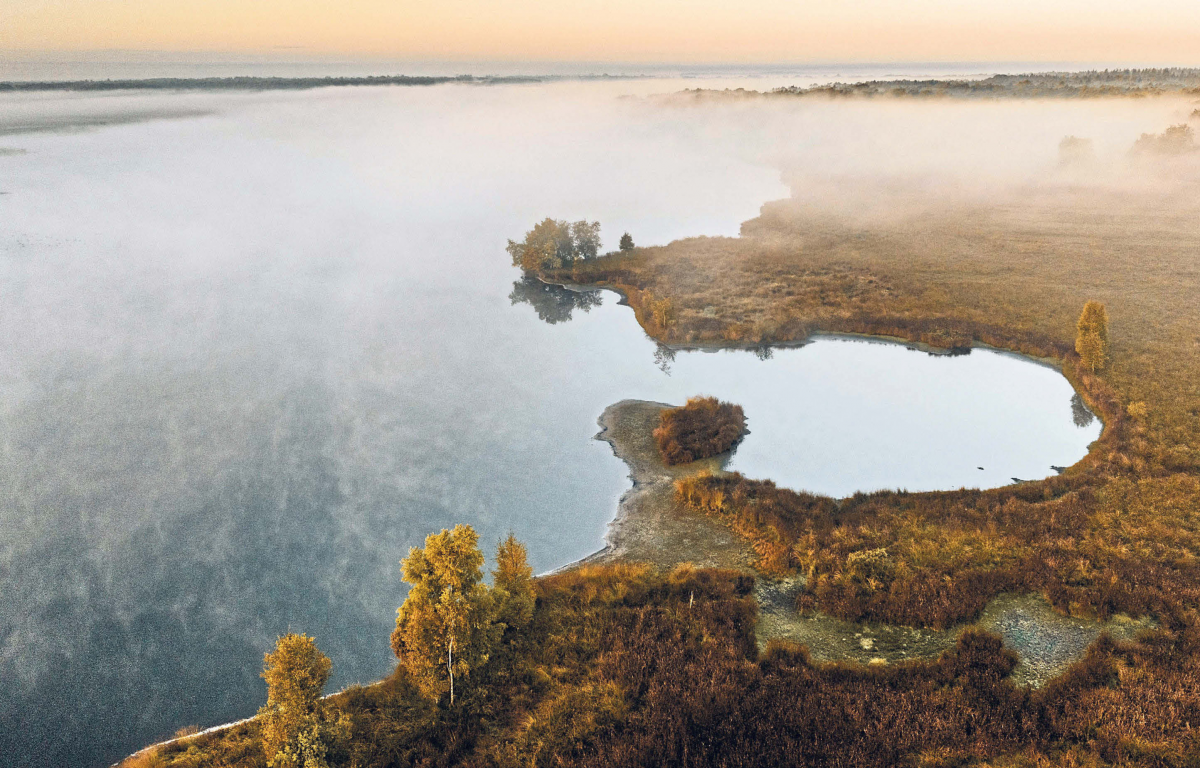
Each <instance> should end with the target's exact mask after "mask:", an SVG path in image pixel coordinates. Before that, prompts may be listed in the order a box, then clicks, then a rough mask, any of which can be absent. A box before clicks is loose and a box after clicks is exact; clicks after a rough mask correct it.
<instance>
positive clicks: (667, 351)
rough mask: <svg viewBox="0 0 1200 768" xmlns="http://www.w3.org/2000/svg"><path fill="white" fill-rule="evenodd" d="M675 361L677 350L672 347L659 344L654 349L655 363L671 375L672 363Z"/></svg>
mask: <svg viewBox="0 0 1200 768" xmlns="http://www.w3.org/2000/svg"><path fill="white" fill-rule="evenodd" d="M673 362H675V350H673V349H671V348H670V347H668V346H666V345H664V344H659V345H658V346H657V347H655V349H654V365H655V367H657V368H658V370H660V371H662V372H663V373H665V374H667V375H668V376H670V375H671V363H673Z"/></svg>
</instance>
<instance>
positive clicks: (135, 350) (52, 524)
mask: <svg viewBox="0 0 1200 768" xmlns="http://www.w3.org/2000/svg"><path fill="white" fill-rule="evenodd" d="M687 84H688V85H695V84H696V83H687ZM677 87H680V84H679V83H664V82H656V83H653V84H650V85H647V84H645V83H641V84H639V83H617V84H613V83H591V84H579V83H558V84H551V85H530V86H505V87H490V88H482V87H464V86H445V87H435V88H408V89H405V88H383V89H379V88H360V89H341V90H336V89H330V90H321V91H312V92H307V93H263V94H245V95H229V94H225V95H208V94H190V95H188V94H183V95H176V94H153V95H142V94H116V95H113V94H103V95H90V96H78V95H70V94H68V95H63V94H58V95H54V96H46V95H29V96H20V97H18V96H6V97H4V102H3V110H2V111H0V115H2V117H0V148H2V149H3V150H4V151H3V152H0V223H2V224H0V291H2V300H0V329H3V335H2V337H0V386H2V387H3V392H4V396H3V398H0V531H2V534H0V595H2V596H3V599H2V600H0V755H4V758H3V760H4V762H5V763H6V764H11V765H18V766H24V765H56V764H57V765H101V764H107V763H108V762H111V761H112V760H115V759H117V758H119V757H121V756H122V755H123V754H126V753H127V752H128V751H130V750H131V749H132V748H135V747H137V746H140V745H142V744H144V743H145V742H147V741H148V740H151V739H154V738H156V737H160V736H164V735H169V734H170V733H171V732H172V731H173V730H174V729H175V728H177V727H179V726H182V725H187V724H198V725H201V726H207V725H212V724H214V723H219V722H224V721H227V720H230V719H234V718H238V717H244V716H247V715H249V714H252V713H253V712H254V710H255V709H256V707H258V706H259V705H260V704H261V703H262V701H263V698H264V689H263V686H262V681H261V680H260V679H259V677H258V674H259V670H260V668H261V661H262V654H263V653H264V651H266V650H268V649H269V648H270V647H271V645H272V644H273V642H274V639H275V638H276V637H277V636H278V635H279V634H281V633H283V632H285V631H287V630H289V629H291V630H294V631H303V632H307V633H308V634H310V635H313V636H315V637H316V638H317V640H318V643H319V645H320V646H321V647H322V649H324V650H325V651H326V652H327V653H328V655H329V656H330V657H331V658H332V660H333V664H334V672H333V685H334V686H342V685H345V684H348V683H351V682H355V681H363V682H367V681H371V680H374V679H377V678H379V677H381V676H382V675H385V674H386V673H387V672H388V671H389V670H390V669H391V667H392V664H393V663H394V660H393V659H392V657H391V654H390V651H389V649H388V634H389V631H390V628H391V626H392V623H393V620H394V615H395V609H396V607H397V606H398V605H399V604H400V602H401V601H402V600H403V598H404V594H405V589H404V585H403V583H402V582H401V581H400V574H399V568H398V561H399V560H400V558H402V557H403V556H404V555H405V554H406V552H407V550H408V548H409V547H410V546H413V545H416V544H420V543H421V541H422V540H423V539H424V537H425V536H426V535H427V534H428V533H430V532H432V531H436V530H438V529H441V528H442V527H445V526H450V525H453V524H455V523H469V524H471V525H473V526H475V527H476V529H477V530H478V531H479V533H480V535H481V538H482V540H483V542H485V543H487V544H488V546H489V548H490V547H491V545H492V543H493V542H495V541H497V540H498V539H499V538H500V537H502V536H503V535H505V534H506V533H507V532H509V531H512V532H514V533H515V534H516V535H517V536H518V537H519V538H520V539H522V540H523V541H525V542H526V543H527V544H528V546H529V551H530V556H531V559H532V561H533V565H534V567H535V568H536V569H537V570H539V571H544V570H548V569H551V568H554V567H558V566H562V565H563V564H566V563H569V562H571V561H572V560H575V559H577V558H579V557H581V556H584V555H586V554H588V553H590V552H592V551H594V550H596V549H598V548H599V547H600V546H601V545H602V543H603V536H604V531H605V526H606V524H607V523H608V522H609V520H610V519H611V518H612V516H613V514H614V512H615V509H616V503H617V499H618V497H619V496H620V494H621V493H622V491H623V490H624V489H625V488H626V487H627V483H628V481H627V479H626V472H625V468H624V466H623V465H622V464H621V463H620V462H619V461H618V460H617V459H615V458H614V457H613V456H612V454H611V451H610V449H609V446H608V445H606V444H604V443H601V442H598V441H594V440H592V436H593V435H594V434H595V433H596V431H597V425H596V418H597V417H598V416H599V414H600V413H601V411H602V410H603V409H604V408H605V406H607V405H609V404H611V403H613V402H615V401H617V400H621V399H624V398H643V399H650V400H659V401H665V402H672V403H680V402H682V401H683V400H684V399H685V398H686V397H688V396H690V395H694V394H701V393H703V394H712V395H716V396H719V397H721V398H724V399H729V400H733V401H735V402H738V403H741V404H742V405H743V406H744V407H745V409H746V413H747V415H748V418H749V425H750V429H751V434H750V435H749V437H748V438H747V439H746V441H745V442H744V444H743V445H742V446H741V447H740V448H739V449H738V451H737V454H736V456H735V458H734V461H733V468H734V469H738V470H740V471H743V472H745V473H747V474H749V475H752V476H757V477H770V478H773V479H775V480H776V481H778V482H780V483H781V484H784V485H787V486H790V487H794V488H802V489H806V490H811V491H816V492H821V493H828V494H835V495H847V494H851V493H853V492H855V491H858V490H872V489H878V488H908V489H910V490H928V489H946V488H957V487H960V486H979V487H991V486H996V485H1002V484H1006V483H1009V482H1012V480H1013V478H1022V479H1034V478H1040V477H1045V476H1047V475H1049V474H1051V473H1052V472H1053V470H1052V466H1055V465H1057V466H1065V465H1070V464H1072V463H1074V462H1075V461H1077V460H1079V459H1080V458H1081V457H1083V456H1084V454H1085V453H1086V450H1087V446H1088V444H1089V443H1090V442H1091V441H1093V440H1094V439H1095V438H1096V437H1097V435H1098V434H1099V430H1100V424H1099V423H1098V422H1096V421H1095V420H1093V419H1092V418H1091V416H1090V414H1088V413H1087V411H1086V409H1083V408H1082V406H1081V405H1080V404H1079V403H1078V402H1075V403H1074V404H1073V403H1072V396H1073V394H1074V393H1073V391H1072V389H1071V387H1070V386H1069V384H1068V383H1067V382H1066V380H1065V379H1063V378H1062V376H1061V375H1060V374H1059V373H1058V372H1056V371H1055V370H1053V369H1052V368H1048V367H1044V366H1041V365H1037V364H1034V363H1032V362H1030V361H1026V360H1022V359H1020V358H1018V357H1015V356H1012V355H1007V354H1002V353H997V352H992V351H983V350H976V351H973V352H972V353H971V354H969V355H966V356H959V357H947V356H932V355H928V354H925V353H923V352H919V351H913V350H909V349H906V348H905V347H903V346H900V345H895V344H882V343H872V342H867V341H862V340H844V339H832V338H821V339H818V340H816V341H814V342H813V343H811V344H809V345H807V346H803V347H798V348H781V349H775V350H759V351H757V352H755V351H726V352H716V353H710V352H700V351H680V352H677V353H670V352H668V351H666V350H662V349H660V348H658V346H657V345H656V344H655V343H654V342H652V341H650V340H649V339H647V338H646V337H645V335H644V334H643V333H642V331H641V330H640V329H639V327H638V326H637V324H636V323H635V321H634V318H633V315H632V313H631V312H630V311H629V310H628V309H627V308H626V307H623V306H619V305H618V304H617V302H616V297H615V296H614V295H613V294H611V293H599V294H594V295H591V296H581V295H579V294H569V293H567V292H565V291H564V290H562V289H556V288H552V287H546V286H541V285H539V284H535V283H530V282H522V281H520V280H518V278H519V275H517V274H516V273H515V271H514V270H513V269H512V267H511V266H510V265H509V264H508V259H507V256H506V254H505V253H504V250H503V246H504V242H505V239H506V238H508V237H520V236H521V234H522V233H523V232H524V231H525V230H526V229H528V227H529V226H530V225H531V224H532V223H533V222H534V221H536V220H538V219H540V218H542V217H544V216H547V215H550V216H555V217H560V218H567V219H577V218H584V217H587V218H589V219H597V220H599V221H601V223H602V224H603V227H604V229H603V233H604V235H605V239H606V243H607V244H608V245H610V246H611V245H612V244H614V243H615V241H616V238H617V236H619V235H620V233H621V232H623V231H626V230H628V231H629V232H631V233H632V234H633V237H634V238H635V240H637V241H638V242H639V243H641V244H653V243H665V242H668V241H670V240H672V239H674V238H678V237H682V236H688V235H700V234H707V235H736V234H737V232H738V226H739V223H740V222H741V221H743V220H745V219H748V218H751V217H753V216H754V215H756V213H757V210H758V207H759V206H760V205H761V204H762V203H763V202H765V201H768V200H771V199H776V198H780V197H783V196H785V195H786V194H787V191H788V190H787V189H786V188H785V187H784V186H783V185H782V184H781V182H780V175H779V171H778V169H777V168H776V167H775V166H774V165H773V164H772V157H773V155H772V152H770V151H766V150H764V148H763V147H764V146H766V143H764V142H765V140H764V136H765V135H766V133H769V131H768V132H766V133H765V132H764V131H765V129H764V128H763V126H762V125H761V124H760V123H758V122H756V121H753V120H744V119H743V118H742V116H740V114H716V115H712V116H706V115H704V114H702V113H698V112H694V111H692V112H689V111H683V112H680V111H674V110H659V109H656V108H653V107H652V106H650V105H647V104H645V103H643V102H641V101H639V100H636V99H632V100H631V99H620V98H618V96H620V95H621V94H623V93H627V92H630V91H634V90H638V89H641V90H643V91H645V90H647V89H649V90H656V91H663V90H674V89H675V88H677ZM855 114H857V113H855ZM863 115H867V113H863ZM851 117H853V115H851ZM710 118H711V119H710ZM854 119H859V121H860V123H861V125H860V127H864V126H867V125H869V124H875V123H876V122H877V119H876V118H872V117H869V116H863V117H860V118H854ZM1080 119H1084V118H1082V117H1081V118H1080ZM796 120H797V121H798V122H797V123H796V125H797V126H800V125H817V124H819V123H820V118H819V116H817V115H813V114H809V113H804V114H802V115H799V116H798V117H797V118H796ZM4 121H7V122H4ZM1059 122H1060V123H1063V122H1069V120H1068V117H1061V116H1060V119H1059ZM793 127H795V126H793ZM1059 127H1061V126H1059ZM1141 127H1142V126H1140V125H1139V126H1136V127H1134V128H1131V131H1135V130H1138V129H1140V128H1141ZM864 129H865V128H864ZM789 130H791V129H789ZM1039 130H1040V129H1039ZM1051 130H1052V131H1057V130H1058V128H1053V129H1051ZM787 133H788V131H784V130H783V129H779V130H778V131H777V132H776V133H774V134H772V136H774V137H775V138H778V136H779V135H785V134H787ZM794 135H795V136H796V137H797V138H796V139H795V141H796V142H799V143H803V142H804V141H808V139H805V138H804V134H803V133H802V132H800V131H799V129H798V128H797V131H796V132H795V134H794ZM827 140H832V139H828V137H827ZM772 141H774V139H772ZM814 141H815V139H814ZM1056 141H1057V135H1055V138H1054V142H1056ZM772 146H773V145H772ZM1050 146H1051V148H1052V147H1053V146H1054V144H1053V143H1051V144H1050Z"/></svg>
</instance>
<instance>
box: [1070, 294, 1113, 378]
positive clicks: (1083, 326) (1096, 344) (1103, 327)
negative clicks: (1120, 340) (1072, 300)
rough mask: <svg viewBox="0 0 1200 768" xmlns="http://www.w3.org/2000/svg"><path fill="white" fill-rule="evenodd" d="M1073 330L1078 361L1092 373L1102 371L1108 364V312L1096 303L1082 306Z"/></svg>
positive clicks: (1092, 302)
mask: <svg viewBox="0 0 1200 768" xmlns="http://www.w3.org/2000/svg"><path fill="white" fill-rule="evenodd" d="M1075 328H1076V334H1075V351H1076V352H1078V353H1079V359H1080V360H1081V361H1082V362H1083V364H1084V365H1085V366H1087V368H1088V369H1089V370H1091V372H1092V373H1095V372H1096V371H1099V370H1102V369H1103V368H1104V366H1105V365H1106V364H1107V363H1108V312H1107V310H1105V308H1104V305H1103V304H1101V303H1100V302H1098V301H1089V302H1088V303H1087V304H1084V305H1083V312H1082V313H1080V315H1079V321H1078V322H1077V323H1076V324H1075Z"/></svg>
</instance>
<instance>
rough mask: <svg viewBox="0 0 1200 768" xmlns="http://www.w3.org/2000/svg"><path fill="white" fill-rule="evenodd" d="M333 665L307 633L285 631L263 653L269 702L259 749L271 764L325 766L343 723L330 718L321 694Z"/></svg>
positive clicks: (261, 715) (276, 767)
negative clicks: (273, 647)
mask: <svg viewBox="0 0 1200 768" xmlns="http://www.w3.org/2000/svg"><path fill="white" fill-rule="evenodd" d="M332 668H333V664H332V662H330V661H329V657H327V656H326V655H325V654H323V653H321V651H320V650H319V649H318V648H317V644H316V642H315V641H314V640H313V639H312V638H311V637H308V636H307V635H297V634H293V633H290V632H289V633H288V634H286V635H284V636H283V637H281V638H279V640H278V641H277V642H276V643H275V650H274V652H272V653H268V654H266V655H265V656H264V658H263V672H262V677H263V679H264V680H266V681H267V705H266V706H265V707H263V708H261V709H260V710H259V711H258V716H259V718H260V719H261V721H262V738H263V752H264V753H265V754H266V757H267V765H269V766H271V767H272V768H324V766H326V765H328V762H327V761H326V757H327V755H328V753H329V751H330V745H331V743H332V742H333V741H334V740H335V739H337V738H338V736H339V735H343V732H344V731H345V730H346V725H347V724H346V723H344V722H341V721H339V722H336V723H335V722H331V721H330V718H329V716H328V715H329V713H328V712H326V707H325V705H324V702H323V701H322V699H321V694H322V693H323V692H324V691H325V683H327V682H328V681H329V673H330V671H331V670H332Z"/></svg>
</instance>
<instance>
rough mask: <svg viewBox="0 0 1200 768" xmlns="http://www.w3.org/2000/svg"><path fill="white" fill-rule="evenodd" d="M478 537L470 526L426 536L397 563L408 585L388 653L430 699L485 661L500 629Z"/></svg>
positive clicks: (452, 694) (452, 689)
mask: <svg viewBox="0 0 1200 768" xmlns="http://www.w3.org/2000/svg"><path fill="white" fill-rule="evenodd" d="M478 543H479V537H478V535H477V534H476V533H475V530H474V529H473V528H471V527H470V526H469V525H457V526H455V527H454V530H452V531H442V532H440V533H433V534H430V535H429V536H428V537H426V539H425V546H424V548H420V547H413V548H412V549H410V550H409V552H408V557H406V558H404V560H403V561H402V563H401V565H402V568H403V572H404V580H405V581H406V582H408V583H409V584H411V585H412V589H411V590H409V593H408V597H407V598H406V599H405V601H404V604H403V605H401V606H400V609H399V611H397V615H396V629H395V630H394V631H393V632H392V651H393V652H394V653H395V654H396V657H397V658H398V659H400V664H401V665H402V666H403V667H404V668H405V669H406V670H407V671H408V673H409V674H410V675H411V676H412V679H413V681H414V682H415V683H416V684H417V686H418V687H419V688H420V689H421V691H422V692H423V693H424V694H425V695H426V696H429V697H430V698H434V699H437V698H440V697H441V696H442V695H443V694H445V693H449V695H450V703H451V705H453V704H454V697H455V683H456V681H461V680H462V678H464V677H467V676H469V675H470V674H471V672H472V671H473V670H476V669H478V668H479V667H481V666H482V665H484V664H485V663H486V662H487V660H488V657H489V656H490V654H491V652H492V648H493V647H494V645H495V643H496V641H497V640H498V637H499V633H500V631H501V630H502V629H503V628H502V627H501V626H499V625H497V624H496V623H495V622H494V609H493V605H492V599H491V595H490V594H489V593H488V590H487V587H486V586H484V584H483V583H482V581H483V555H482V554H481V553H480V551H479V546H478Z"/></svg>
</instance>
